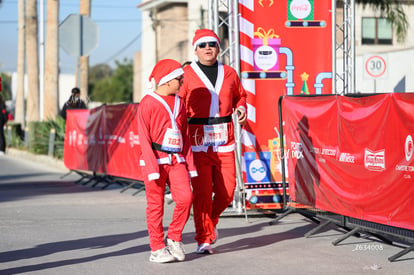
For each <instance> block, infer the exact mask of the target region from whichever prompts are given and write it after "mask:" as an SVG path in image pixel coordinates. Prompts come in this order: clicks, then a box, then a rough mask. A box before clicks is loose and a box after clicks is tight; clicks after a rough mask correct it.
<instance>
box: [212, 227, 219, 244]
mask: <svg viewBox="0 0 414 275" xmlns="http://www.w3.org/2000/svg"><path fill="white" fill-rule="evenodd" d="M218 239H219V233H218V230H217V227H214V239H213V240H212V241H211V244H215V243H216V242H217V241H218Z"/></svg>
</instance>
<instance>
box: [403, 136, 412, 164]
mask: <svg viewBox="0 0 414 275" xmlns="http://www.w3.org/2000/svg"><path fill="white" fill-rule="evenodd" d="M413 153H414V144H413V138H412V137H411V135H408V136H407V138H406V139H405V159H406V160H407V161H410V160H411V158H412V157H413Z"/></svg>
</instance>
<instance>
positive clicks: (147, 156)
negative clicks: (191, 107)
mask: <svg viewBox="0 0 414 275" xmlns="http://www.w3.org/2000/svg"><path fill="white" fill-rule="evenodd" d="M158 96H159V97H161V98H162V99H163V100H164V101H165V102H166V103H167V104H168V106H169V108H170V110H171V112H173V110H174V108H175V107H176V104H177V103H178V104H179V107H178V109H177V110H178V111H177V112H176V117H175V124H176V126H177V129H178V130H180V131H181V136H182V141H183V146H182V151H181V152H176V153H167V152H165V151H162V150H160V148H159V145H161V144H162V143H163V140H164V135H165V133H166V131H167V129H168V128H174V127H173V123H172V120H171V116H170V113H169V112H168V109H167V108H166V106H164V105H163V103H162V102H161V101H159V100H157V98H156V97H154V96H152V95H146V96H145V97H144V98H143V99H142V100H141V102H140V104H139V107H138V135H139V141H140V146H141V152H142V154H141V157H140V165H141V166H145V172H146V173H147V176H148V179H149V180H154V179H158V178H159V165H160V164H172V162H171V158H172V157H173V156H174V157H176V159H177V162H185V163H186V164H187V169H188V171H189V173H190V176H191V177H194V176H196V175H197V171H196V168H195V165H194V161H193V153H192V151H191V146H190V139H189V135H188V124H187V116H186V112H185V107H184V103H183V101H182V100H180V99H179V97H178V96H175V95H171V96H161V95H158Z"/></svg>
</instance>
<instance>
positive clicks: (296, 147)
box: [290, 141, 303, 159]
mask: <svg viewBox="0 0 414 275" xmlns="http://www.w3.org/2000/svg"><path fill="white" fill-rule="evenodd" d="M302 147H303V145H302V143H300V142H293V141H292V142H291V143H290V149H291V152H292V158H294V159H295V158H296V159H302V158H303V150H302Z"/></svg>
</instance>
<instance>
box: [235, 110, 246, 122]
mask: <svg viewBox="0 0 414 275" xmlns="http://www.w3.org/2000/svg"><path fill="white" fill-rule="evenodd" d="M237 118H238V120H237V122H238V123H239V124H240V125H241V126H243V125H244V124H246V121H247V113H246V111H245V110H244V108H240V107H239V108H237Z"/></svg>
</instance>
